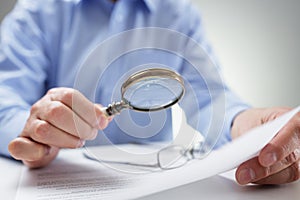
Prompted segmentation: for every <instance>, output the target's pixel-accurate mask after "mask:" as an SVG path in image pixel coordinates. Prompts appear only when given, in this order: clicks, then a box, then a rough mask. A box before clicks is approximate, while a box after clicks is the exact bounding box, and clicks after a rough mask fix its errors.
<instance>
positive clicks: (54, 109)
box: [46, 101, 65, 119]
mask: <svg viewBox="0 0 300 200" xmlns="http://www.w3.org/2000/svg"><path fill="white" fill-rule="evenodd" d="M64 112H65V109H64V106H63V104H62V103H60V102H58V101H56V102H54V101H53V102H52V103H51V105H50V106H49V108H48V109H47V112H46V118H47V119H53V118H55V119H57V118H58V119H59V118H60V117H61V116H62V115H63V114H64Z"/></svg>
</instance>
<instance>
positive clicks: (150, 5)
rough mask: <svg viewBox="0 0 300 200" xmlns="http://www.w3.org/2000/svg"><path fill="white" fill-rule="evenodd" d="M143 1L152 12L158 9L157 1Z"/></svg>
mask: <svg viewBox="0 0 300 200" xmlns="http://www.w3.org/2000/svg"><path fill="white" fill-rule="evenodd" d="M143 1H144V3H145V5H146V6H147V8H148V9H149V11H150V12H154V11H155V10H156V9H157V2H156V0H143ZM158 1H161V0H158Z"/></svg>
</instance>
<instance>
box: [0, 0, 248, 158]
mask: <svg viewBox="0 0 300 200" xmlns="http://www.w3.org/2000/svg"><path fill="white" fill-rule="evenodd" d="M143 27H152V28H153V27H157V28H165V29H168V30H174V31H176V32H177V33H181V34H183V35H186V36H188V37H191V38H192V40H193V41H196V42H197V43H198V44H199V45H201V47H202V49H203V50H205V52H206V53H207V55H208V57H209V58H212V59H213V63H214V64H216V61H215V57H214V55H213V52H212V50H211V48H210V46H209V44H208V42H207V40H206V38H205V34H204V32H203V25H202V23H201V18H200V16H199V14H198V11H197V10H196V9H195V8H193V6H191V5H190V3H188V1H185V0H180V1H174V0H119V1H118V2H117V3H112V2H111V1H108V0H43V1H35V0H19V1H18V3H17V4H16V6H15V8H14V9H13V11H12V12H11V13H10V14H9V15H8V16H7V17H6V18H5V20H4V21H3V23H2V25H1V42H0V154H2V155H9V153H8V150H7V146H8V143H9V142H10V141H11V140H12V139H14V138H16V137H17V136H18V135H19V134H20V133H21V131H22V129H23V127H24V125H25V123H26V120H27V118H28V116H29V112H30V107H31V106H32V105H33V104H34V103H35V102H36V101H37V100H38V99H40V98H41V97H42V96H43V95H44V94H45V93H46V92H47V90H49V89H50V88H53V87H71V88H75V89H78V90H80V91H81V92H82V93H83V94H85V95H86V96H87V97H88V98H89V99H90V100H91V101H93V102H97V103H101V104H102V105H107V104H109V103H111V101H112V100H116V99H117V98H120V96H118V92H119V90H118V86H119V85H120V83H121V82H120V80H122V78H123V77H124V75H125V74H128V72H131V71H134V70H136V69H139V67H140V68H143V67H145V66H146V67H151V66H163V67H170V68H172V69H173V70H175V71H177V72H178V73H180V74H182V76H183V77H184V78H185V80H186V83H187V87H188V88H189V89H187V92H186V95H185V99H184V100H183V101H182V102H181V106H182V107H183V109H184V110H185V113H186V116H187V118H188V122H189V123H190V124H191V125H192V126H194V127H195V128H196V129H198V130H199V131H200V132H201V133H203V134H204V135H207V134H208V133H209V131H208V130H209V129H210V127H211V126H212V124H213V123H212V121H213V120H212V119H213V116H212V115H213V114H212V112H213V111H212V110H213V107H212V104H213V102H212V100H211V97H212V96H214V95H216V96H217V98H216V99H218V94H212V93H214V92H212V91H210V90H209V87H208V86H207V84H211V87H212V88H219V90H216V91H219V92H220V93H224V98H223V99H222V100H221V101H220V102H221V103H220V102H219V103H216V104H217V105H218V104H223V105H224V108H225V110H224V111H220V115H222V119H223V121H219V122H218V123H219V124H222V128H221V130H220V134H219V138H218V139H219V140H218V141H217V144H216V145H214V146H215V147H218V146H220V145H222V144H224V143H226V142H228V141H230V139H231V137H230V128H231V123H232V121H233V119H234V117H235V116H236V115H237V113H239V112H241V111H242V110H245V109H247V108H248V106H247V105H246V104H245V103H243V102H242V101H241V100H240V99H239V98H238V97H237V96H236V95H235V94H234V93H233V92H232V91H230V90H229V89H228V87H226V85H224V83H223V82H222V79H221V78H220V79H218V80H217V79H215V78H214V77H215V74H214V71H213V70H210V68H209V67H206V66H205V65H203V70H202V69H199V70H200V72H201V76H200V75H197V73H198V71H199V70H198V71H197V70H195V68H193V67H192V66H191V63H189V62H188V61H187V60H185V59H183V58H182V57H180V56H178V55H174V53H173V54H172V53H170V52H167V51H164V50H161V49H148V48H146V49H140V50H137V51H130V52H127V53H125V54H122V55H121V56H119V57H118V58H117V59H115V60H113V61H112V62H111V63H110V64H109V66H107V67H106V68H105V69H104V68H103V69H101V67H100V68H97V70H98V71H97V73H99V74H101V76H99V79H98V80H97V85H96V87H95V86H94V85H89V83H90V82H89V76H93V73H94V72H93V71H89V70H91V69H90V68H87V69H85V71H81V72H82V74H84V73H86V72H87V71H88V72H87V75H82V77H81V78H78V77H80V75H81V74H79V75H78V72H80V70H82V63H84V61H85V59H86V58H87V56H88V55H89V54H90V53H91V50H92V49H95V48H96V47H97V46H98V45H99V44H103V43H105V41H107V40H108V39H109V38H111V37H112V36H118V34H121V33H123V32H124V31H127V30H132V29H136V28H143ZM166 40H168V38H166ZM143 41H147V37H146V36H145V38H144V39H143ZM162 41H163V40H162ZM126 42H127V43H129V42H130V41H124V42H120V43H115V44H114V45H111V46H109V47H107V48H106V50H107V51H105V52H104V53H103V54H110V55H111V54H114V53H115V52H118V50H119V49H120V48H122V46H126ZM176 42H177V41H176V40H175V41H174V40H172V43H176ZM178 42H180V41H178ZM108 57H109V56H108ZM196 57H197V55H196ZM198 59H200V60H201V59H204V58H203V56H202V57H201V55H199V58H198ZM206 59H207V58H206ZM99 62H102V61H99ZM151 63H152V64H151ZM100 71H101V72H100ZM217 72H218V73H219V72H220V69H219V68H218V66H217ZM95 73H96V72H95ZM220 77H221V76H220ZM91 88H95V89H94V90H91ZM91 91H92V92H91ZM115 94H116V95H115ZM193 97H195V102H196V104H197V105H196V107H195V105H194V104H193V103H192V102H191V99H190V98H193ZM216 101H217V100H216ZM217 107H218V106H216V108H217ZM215 113H216V112H215ZM100 132H101V133H99V134H98V137H97V139H96V140H95V141H91V144H108V143H126V142H148V141H165V140H171V139H172V120H171V110H170V109H168V110H166V111H160V112H154V113H151V114H149V113H137V112H132V111H125V112H124V113H122V114H121V115H120V116H117V117H116V118H115V120H114V121H113V122H112V123H110V124H109V126H108V127H107V129H105V130H104V131H100Z"/></svg>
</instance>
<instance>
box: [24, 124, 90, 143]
mask: <svg viewBox="0 0 300 200" xmlns="http://www.w3.org/2000/svg"><path fill="white" fill-rule="evenodd" d="M31 126H32V127H31V128H30V130H32V131H31V132H30V137H31V138H32V139H33V140H34V141H36V142H38V143H42V144H47V145H50V146H56V147H60V148H79V147H82V146H83V145H84V140H82V139H80V138H79V137H75V136H73V135H71V134H68V133H66V132H65V131H63V130H61V129H58V128H56V127H54V126H53V125H51V124H50V123H48V122H46V121H43V120H39V119H36V120H34V121H33V122H32V123H31Z"/></svg>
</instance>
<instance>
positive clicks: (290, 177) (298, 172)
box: [254, 161, 300, 185]
mask: <svg viewBox="0 0 300 200" xmlns="http://www.w3.org/2000/svg"><path fill="white" fill-rule="evenodd" d="M299 178H300V162H299V161H298V162H296V163H294V164H293V165H291V166H290V167H288V168H286V169H284V170H282V171H280V172H278V173H276V174H273V175H271V176H268V177H266V178H264V179H261V180H258V181H256V182H254V183H256V184H265V185H266V184H268V185H275V184H276V185H278V184H285V183H291V182H294V181H297V180H299Z"/></svg>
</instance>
